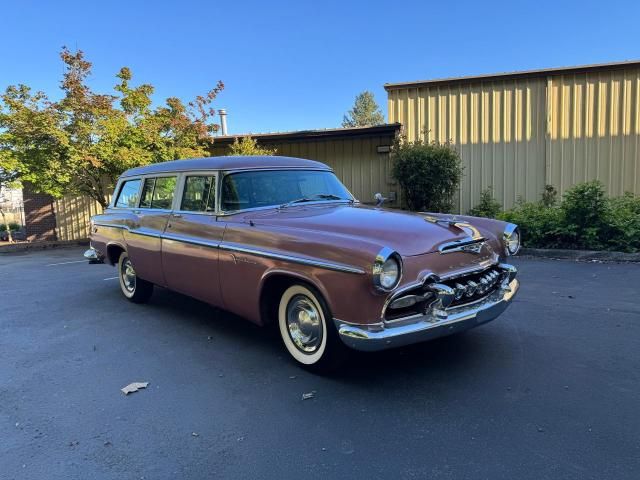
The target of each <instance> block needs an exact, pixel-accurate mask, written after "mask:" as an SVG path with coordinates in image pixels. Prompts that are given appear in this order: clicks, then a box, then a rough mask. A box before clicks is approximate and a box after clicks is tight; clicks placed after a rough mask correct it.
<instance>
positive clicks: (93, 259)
mask: <svg viewBox="0 0 640 480" xmlns="http://www.w3.org/2000/svg"><path fill="white" fill-rule="evenodd" d="M82 256H83V257H84V258H86V259H87V260H89V263H104V256H102V255H101V254H100V253H99V252H98V251H97V250H96V249H95V248H93V247H90V248H89V250H87V251H86V252H84V254H83V255H82Z"/></svg>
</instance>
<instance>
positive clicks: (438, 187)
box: [392, 138, 463, 212]
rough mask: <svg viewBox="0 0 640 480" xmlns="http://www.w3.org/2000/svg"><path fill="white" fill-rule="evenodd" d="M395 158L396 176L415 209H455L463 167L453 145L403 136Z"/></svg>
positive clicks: (408, 201)
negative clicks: (454, 200)
mask: <svg viewBox="0 0 640 480" xmlns="http://www.w3.org/2000/svg"><path fill="white" fill-rule="evenodd" d="M392 159H393V169H392V175H393V177H394V178H395V179H396V180H397V181H398V183H399V184H400V186H401V187H402V190H403V192H404V196H405V198H406V200H407V206H408V207H409V208H410V209H411V210H428V211H433V212H449V211H451V209H452V207H453V196H454V194H455V192H456V190H457V189H458V185H459V184H460V179H461V178H462V169H463V167H462V162H461V160H460V156H459V155H458V152H456V151H455V149H453V148H452V146H451V145H450V144H448V143H444V144H443V143H437V142H425V141H423V140H418V141H415V142H409V141H407V140H406V138H401V139H400V140H398V141H397V142H396V144H395V145H394V147H393V150H392Z"/></svg>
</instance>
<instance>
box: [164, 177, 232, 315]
mask: <svg viewBox="0 0 640 480" xmlns="http://www.w3.org/2000/svg"><path fill="white" fill-rule="evenodd" d="M180 191H181V192H182V193H181V198H180V199H179V202H176V209H175V210H174V211H173V212H172V213H171V215H170V217H169V222H168V223H167V227H166V229H165V232H164V235H163V237H162V267H163V270H164V277H165V280H166V282H167V286H168V287H169V288H170V289H172V290H176V291H178V292H181V293H184V294H186V295H189V296H192V297H194V298H198V299H200V300H203V301H205V302H207V303H210V304H213V305H221V295H220V281H219V277H218V251H219V250H218V245H219V244H220V241H221V240H222V235H223V233H224V229H225V223H224V222H223V221H218V219H217V218H216V215H215V211H216V175H215V174H213V173H211V172H203V173H195V172H194V173H191V172H189V173H185V174H184V179H183V184H182V188H181V190H180Z"/></svg>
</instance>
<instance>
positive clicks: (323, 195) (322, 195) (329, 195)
mask: <svg viewBox="0 0 640 480" xmlns="http://www.w3.org/2000/svg"><path fill="white" fill-rule="evenodd" d="M317 199H321V200H348V199H346V198H342V197H339V196H337V195H333V194H332V193H316V194H314V195H309V196H308V197H302V198H296V199H295V200H291V201H289V202H286V203H283V204H282V205H280V207H278V208H285V207H289V206H291V205H294V204H296V203H304V202H313V201H314V200H317ZM349 201H350V202H352V201H353V200H349Z"/></svg>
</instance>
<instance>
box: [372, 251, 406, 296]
mask: <svg viewBox="0 0 640 480" xmlns="http://www.w3.org/2000/svg"><path fill="white" fill-rule="evenodd" d="M401 275H402V265H401V263H400V258H399V256H398V254H397V253H395V252H394V251H393V250H391V249H390V248H386V247H385V248H383V249H382V250H381V251H380V253H378V255H377V256H376V260H375V262H374V264H373V283H374V285H375V286H376V287H377V288H379V289H380V290H385V291H389V290H393V289H394V288H395V287H396V286H397V285H398V283H399V282H400V276H401Z"/></svg>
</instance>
